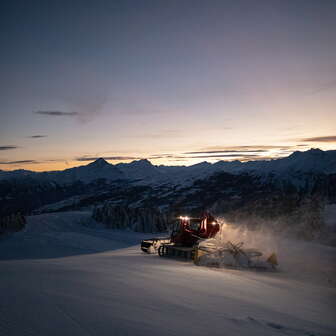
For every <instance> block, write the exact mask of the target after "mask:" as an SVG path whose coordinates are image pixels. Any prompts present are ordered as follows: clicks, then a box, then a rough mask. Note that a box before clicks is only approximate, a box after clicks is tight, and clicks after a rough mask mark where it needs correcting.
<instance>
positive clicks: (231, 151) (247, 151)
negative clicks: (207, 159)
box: [182, 149, 267, 155]
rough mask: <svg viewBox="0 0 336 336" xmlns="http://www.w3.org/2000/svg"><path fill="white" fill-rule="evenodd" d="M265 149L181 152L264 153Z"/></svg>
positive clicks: (187, 153)
mask: <svg viewBox="0 0 336 336" xmlns="http://www.w3.org/2000/svg"><path fill="white" fill-rule="evenodd" d="M266 152H267V150H265V149H256V150H250V149H247V150H212V151H199V152H185V153H182V154H185V155H189V154H221V153H224V154H225V153H241V154H243V153H266Z"/></svg>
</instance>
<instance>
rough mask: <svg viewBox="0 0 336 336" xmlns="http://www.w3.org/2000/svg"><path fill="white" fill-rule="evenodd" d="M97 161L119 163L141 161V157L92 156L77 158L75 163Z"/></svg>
mask: <svg viewBox="0 0 336 336" xmlns="http://www.w3.org/2000/svg"><path fill="white" fill-rule="evenodd" d="M98 159H104V160H111V161H121V160H141V159H143V158H142V157H136V156H94V157H92V156H91V157H79V158H76V161H95V160H98Z"/></svg>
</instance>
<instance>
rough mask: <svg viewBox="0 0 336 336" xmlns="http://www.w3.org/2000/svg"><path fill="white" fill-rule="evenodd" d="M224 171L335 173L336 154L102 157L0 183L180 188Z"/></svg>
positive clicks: (20, 173) (4, 174) (17, 173)
mask: <svg viewBox="0 0 336 336" xmlns="http://www.w3.org/2000/svg"><path fill="white" fill-rule="evenodd" d="M221 171H223V172H228V173H233V174H240V173H247V172H248V173H253V174H257V175H265V174H266V175H267V174H275V175H288V174H292V173H294V172H302V173H307V172H314V173H327V174H329V173H336V150H328V151H323V150H321V149H318V148H312V149H310V150H307V151H295V152H293V153H292V154H290V155H289V156H287V157H282V158H276V159H271V160H255V161H247V162H241V161H239V160H235V161H223V160H221V161H217V162H215V163H209V162H207V161H204V162H200V163H197V164H194V165H190V166H165V165H153V164H152V163H151V162H150V161H149V160H148V159H141V160H134V161H132V162H130V163H118V164H116V165H114V164H111V163H109V162H107V161H106V160H105V159H104V158H103V157H102V158H98V159H97V160H95V161H93V162H90V163H89V164H87V165H83V166H78V167H73V168H68V169H65V170H61V171H47V172H34V171H29V170H22V169H19V170H13V171H3V170H0V180H3V179H11V178H25V177H32V178H37V179H41V180H51V181H56V182H59V183H73V182H75V181H82V182H85V183H88V182H92V181H94V180H97V179H100V178H103V179H107V180H109V181H115V180H128V181H137V182H138V183H142V184H146V183H147V184H152V183H154V184H155V183H175V184H181V183H185V182H188V181H190V182H191V181H194V180H195V179H203V178H206V177H208V176H210V175H212V174H214V173H217V172H221Z"/></svg>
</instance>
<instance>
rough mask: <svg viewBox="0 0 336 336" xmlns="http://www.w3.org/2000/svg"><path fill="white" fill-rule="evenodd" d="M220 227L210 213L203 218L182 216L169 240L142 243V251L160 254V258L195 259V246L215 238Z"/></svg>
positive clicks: (153, 240)
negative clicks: (179, 257) (202, 241)
mask: <svg viewBox="0 0 336 336" xmlns="http://www.w3.org/2000/svg"><path fill="white" fill-rule="evenodd" d="M219 229H220V226H219V224H218V222H217V221H216V219H215V218H214V217H213V216H212V215H211V214H210V213H207V212H206V213H204V214H203V216H202V217H201V218H192V217H187V216H180V217H179V219H178V222H177V225H175V227H174V229H173V231H172V233H171V235H170V237H169V238H152V239H146V240H143V241H142V242H141V250H142V251H144V252H146V253H158V254H159V256H161V257H163V256H176V257H178V256H181V257H185V258H187V259H191V258H193V252H194V248H195V246H196V245H197V244H198V242H199V241H201V240H204V239H208V238H212V237H214V236H215V235H216V234H217V232H219Z"/></svg>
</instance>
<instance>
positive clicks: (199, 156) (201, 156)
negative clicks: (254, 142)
mask: <svg viewBox="0 0 336 336" xmlns="http://www.w3.org/2000/svg"><path fill="white" fill-rule="evenodd" d="M227 157H246V158H255V157H258V156H257V155H254V154H209V155H193V156H178V158H183V159H199V158H202V159H204V158H209V159H210V158H227Z"/></svg>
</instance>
